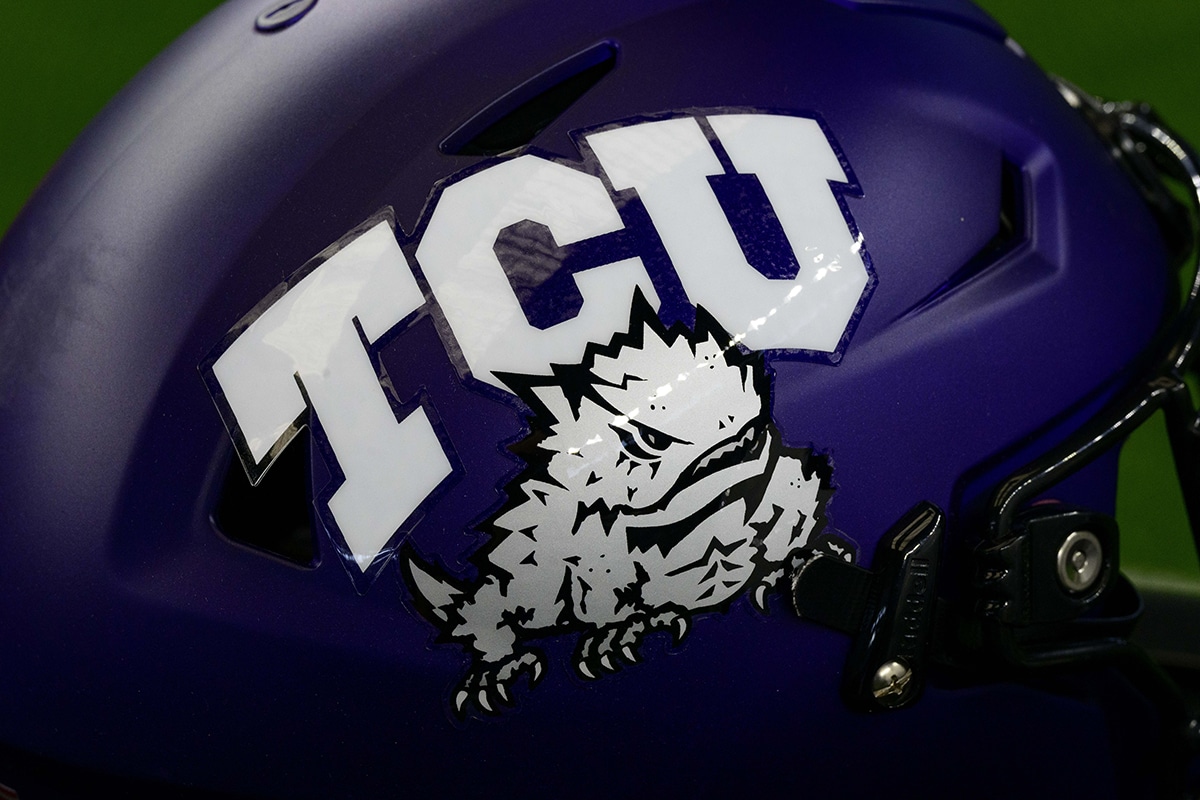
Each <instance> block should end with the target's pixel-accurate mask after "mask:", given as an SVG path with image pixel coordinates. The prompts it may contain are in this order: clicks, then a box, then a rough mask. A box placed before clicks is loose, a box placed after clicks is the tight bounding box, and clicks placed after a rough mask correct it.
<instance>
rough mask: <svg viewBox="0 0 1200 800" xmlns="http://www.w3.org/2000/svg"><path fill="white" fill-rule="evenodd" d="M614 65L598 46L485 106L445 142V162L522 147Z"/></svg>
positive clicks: (605, 46)
mask: <svg viewBox="0 0 1200 800" xmlns="http://www.w3.org/2000/svg"><path fill="white" fill-rule="evenodd" d="M616 65H617V46H616V44H615V43H613V42H601V43H599V44H596V45H593V46H592V47H589V48H588V49H587V50H584V51H583V52H581V53H576V54H575V55H573V56H571V57H570V58H568V59H566V60H565V61H560V62H559V63H557V64H555V65H554V66H553V67H550V68H549V69H547V70H545V71H544V72H542V73H540V74H539V75H537V76H535V77H533V78H530V79H529V80H527V81H525V82H524V83H522V84H521V85H520V86H518V87H517V88H515V89H513V90H512V91H510V92H508V93H507V94H505V95H504V96H503V97H501V98H500V99H498V100H496V101H495V102H493V103H491V104H490V105H488V107H487V108H485V109H483V110H482V111H480V112H479V113H478V114H476V115H475V116H473V117H471V119H469V120H467V121H466V122H464V123H463V124H462V125H460V126H459V127H458V129H457V130H456V131H454V133H452V134H450V135H449V136H447V137H446V138H445V139H444V140H443V141H442V143H441V144H440V145H438V149H439V150H440V151H441V152H443V153H445V154H446V155H451V156H494V155H499V154H501V153H506V152H508V151H510V150H515V149H517V148H518V147H523V146H525V145H527V144H529V143H530V142H532V141H533V139H534V137H536V136H537V135H538V134H539V133H541V132H542V131H543V130H544V129H545V128H546V126H548V125H549V124H550V123H551V122H553V121H554V120H555V119H557V118H558V117H559V116H560V115H561V114H562V113H563V112H564V111H566V110H567V109H568V108H569V107H570V106H571V104H573V103H574V102H575V101H576V100H578V99H579V98H580V97H582V96H583V95H584V94H586V93H587V92H588V91H589V90H590V89H591V88H592V87H593V86H595V85H596V84H597V83H599V82H600V79H601V78H603V77H604V76H605V75H607V74H608V73H609V72H611V71H612V69H613V67H615V66H616Z"/></svg>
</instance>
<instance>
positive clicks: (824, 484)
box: [401, 293, 850, 715]
mask: <svg viewBox="0 0 1200 800" xmlns="http://www.w3.org/2000/svg"><path fill="white" fill-rule="evenodd" d="M502 379H503V380H504V381H505V383H506V384H507V385H508V386H509V387H510V388H511V389H512V390H513V391H514V392H515V393H516V394H517V395H518V396H519V397H520V398H521V399H522V400H523V401H524V402H525V403H526V404H527V405H528V406H529V407H530V408H531V409H532V410H533V412H534V416H533V418H532V419H531V420H530V424H531V429H532V432H531V434H530V435H529V436H528V437H527V438H526V439H525V440H524V441H522V442H521V443H519V444H518V445H516V446H514V447H513V450H514V452H516V453H518V454H519V455H521V456H522V457H523V458H524V460H525V461H526V463H527V467H526V468H525V470H524V471H523V472H522V473H521V474H520V475H519V476H517V478H516V479H514V480H513V481H512V482H511V483H510V484H509V485H508V486H507V487H506V491H507V494H508V501H507V503H506V505H505V506H504V507H503V508H502V509H500V510H499V511H498V512H497V513H496V514H494V515H493V516H492V517H491V518H490V519H489V520H488V521H487V522H486V523H484V525H483V526H482V530H484V531H485V532H486V533H487V534H488V535H489V537H490V539H489V541H488V542H487V544H486V545H485V546H484V547H483V548H482V549H480V550H479V551H478V552H476V553H475V554H474V555H473V556H472V557H471V560H472V562H473V564H474V566H475V567H476V569H477V570H478V577H477V578H476V579H475V580H474V581H464V580H460V579H457V578H455V577H452V576H450V575H448V574H446V573H445V572H444V571H443V570H442V569H440V568H439V567H437V566H434V565H431V564H427V563H424V562H422V560H421V559H420V558H419V557H418V556H417V555H416V553H415V552H413V551H412V550H411V549H410V550H408V551H407V552H406V553H405V555H404V557H403V558H402V560H401V561H402V569H403V572H404V574H405V577H406V579H407V582H408V584H409V586H410V588H411V589H412V591H413V594H414V597H415V600H416V603H417V605H418V607H419V609H420V612H421V613H422V615H423V616H425V617H426V618H427V619H428V620H429V621H430V622H432V623H433V624H434V625H436V626H437V627H438V629H439V630H440V632H441V634H442V635H441V640H442V641H452V642H456V643H458V644H460V645H461V646H462V647H463V648H464V649H466V650H467V651H468V652H469V653H470V654H471V656H472V665H471V667H470V669H469V671H468V672H467V674H466V676H465V677H464V678H463V679H462V681H461V683H460V684H459V687H458V689H457V690H456V691H455V692H454V696H453V703H454V709H455V712H456V713H458V714H459V715H463V714H465V713H466V710H467V708H468V706H469V705H470V704H471V703H474V704H475V705H477V706H478V708H479V709H481V710H482V711H484V712H486V713H489V714H494V713H498V712H499V711H500V710H501V708H502V707H503V706H504V705H509V704H511V703H512V686H513V684H514V682H515V681H516V680H517V679H518V678H519V677H520V675H521V674H525V673H527V674H528V675H529V676H530V679H531V682H532V683H536V682H537V681H538V680H540V678H541V676H542V673H543V670H544V667H545V661H546V657H545V655H544V654H543V653H542V652H541V651H540V650H538V649H536V648H535V647H532V646H530V644H529V642H530V641H531V640H536V639H541V638H545V637H550V636H559V635H566V634H575V633H577V634H578V643H577V646H576V649H575V655H574V658H573V661H574V668H575V670H576V672H577V673H578V674H579V675H580V676H581V677H583V678H585V679H595V678H599V677H602V676H603V675H606V674H609V673H612V672H615V671H617V670H619V669H621V668H623V667H625V666H627V665H631V664H635V663H636V662H637V661H638V660H639V658H640V654H639V648H640V645H641V644H642V642H643V640H644V639H645V637H647V636H648V635H651V634H653V633H655V632H657V631H670V632H671V633H672V634H673V638H674V640H675V642H676V643H678V642H679V641H681V640H682V638H683V637H684V636H685V635H686V634H687V633H688V631H689V629H690V626H691V620H692V618H693V617H694V616H695V615H696V614H698V613H701V612H708V611H724V610H726V609H727V608H728V607H729V605H730V604H731V603H732V602H733V601H734V600H736V599H737V598H738V597H739V596H741V595H742V594H743V593H749V594H750V596H751V597H752V599H753V601H754V603H755V604H756V606H757V607H758V608H759V609H760V610H765V607H766V601H767V595H768V593H769V592H771V591H772V590H773V589H775V588H776V586H777V585H778V584H779V582H780V581H781V579H782V578H783V575H784V574H785V568H786V567H788V566H789V562H790V561H791V560H792V559H793V558H795V557H796V556H797V553H798V551H799V550H800V549H801V548H802V547H806V546H807V547H822V548H823V549H826V550H828V551H830V552H833V553H835V554H838V555H841V556H843V557H845V558H847V559H849V558H850V551H849V548H848V547H847V545H846V543H845V542H842V541H841V540H839V539H837V537H835V536H833V535H832V534H822V533H821V531H822V528H823V527H824V522H825V520H824V514H823V511H824V506H825V502H826V499H827V498H828V496H829V495H830V494H831V489H830V488H829V487H828V465H827V463H826V461H825V460H824V459H823V458H821V457H819V456H817V455H815V454H813V453H811V452H810V451H808V450H801V449H795V448H789V447H784V446H783V445H782V444H781V442H780V436H779V432H778V430H777V429H776V427H775V425H774V423H773V422H772V421H771V417H770V396H769V392H770V378H769V375H768V373H767V371H766V368H765V366H764V364H763V359H762V356H761V354H758V353H752V352H749V351H746V350H744V349H743V348H741V347H740V346H739V345H737V344H736V343H734V342H733V341H732V340H731V337H730V336H729V335H728V334H727V333H725V332H724V331H723V330H721V328H720V326H719V325H718V324H717V323H716V322H715V320H714V319H713V318H712V317H711V316H710V315H709V314H708V313H706V312H705V311H704V310H703V309H699V308H698V309H697V312H696V324H695V327H694V329H693V330H689V329H688V328H687V327H686V326H684V325H682V324H677V325H675V326H673V327H672V328H670V329H666V328H665V327H664V326H663V325H662V323H661V322H659V320H658V317H657V315H656V314H655V312H654V310H653V309H652V308H651V307H650V305H649V303H648V302H647V301H646V300H645V299H644V298H643V297H642V296H641V294H640V293H639V294H637V295H636V296H635V298H634V302H633V310H632V314H631V318H630V324H629V330H628V332H626V333H618V334H617V335H615V336H614V337H613V339H612V341H611V343H610V344H608V345H607V346H604V345H598V344H595V343H593V344H590V345H589V346H588V348H587V350H586V353H585V356H584V358H583V360H582V362H581V363H579V364H573V365H555V367H554V374H553V377H552V378H546V377H543V376H527V375H513V374H508V375H504V376H502Z"/></svg>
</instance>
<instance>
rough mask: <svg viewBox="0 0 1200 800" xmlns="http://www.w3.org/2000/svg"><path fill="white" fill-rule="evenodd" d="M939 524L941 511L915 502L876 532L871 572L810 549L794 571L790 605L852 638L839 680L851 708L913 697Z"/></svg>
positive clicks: (927, 623) (932, 596)
mask: <svg viewBox="0 0 1200 800" xmlns="http://www.w3.org/2000/svg"><path fill="white" fill-rule="evenodd" d="M944 531H945V516H944V515H943V514H942V512H941V510H939V509H938V508H937V506H934V505H933V504H931V503H921V504H919V505H917V506H916V507H915V508H913V509H912V510H911V511H909V512H908V513H907V514H906V515H905V516H904V517H902V518H901V519H900V521H899V522H897V523H896V524H895V525H894V526H892V528H891V530H889V531H888V532H887V534H886V535H885V536H884V539H883V541H882V542H881V544H880V547H879V550H878V551H877V552H876V554H875V569H874V570H873V571H868V570H865V569H863V568H862V567H856V566H854V565H853V564H850V563H847V562H846V561H843V560H841V559H839V558H836V557H834V556H830V555H827V554H824V553H817V552H812V551H810V552H808V553H806V554H805V559H804V561H803V563H802V564H801V565H800V567H799V569H797V570H796V572H795V573H794V575H793V577H792V599H793V602H794V603H795V607H796V612H797V613H798V614H799V615H800V616H801V617H802V618H804V619H808V620H811V621H813V622H816V623H818V624H821V625H825V626H827V627H830V628H834V629H836V630H839V631H842V632H843V633H848V634H850V635H851V636H853V637H854V643H853V645H852V646H851V649H850V655H849V658H848V659H847V661H846V669H845V672H844V674H843V684H842V691H843V694H844V695H845V699H846V702H847V703H848V704H850V705H851V706H852V707H854V708H857V709H860V710H863V711H878V710H883V709H895V708H904V707H905V706H908V705H911V704H912V703H913V702H915V701H916V700H917V698H918V697H920V695H921V689H922V687H923V686H924V683H925V675H926V672H927V669H926V668H927V665H928V662H929V650H930V643H931V642H932V640H933V622H934V613H933V612H934V608H935V605H936V597H937V595H936V591H935V587H936V585H937V570H938V561H939V554H940V551H941V543H942V534H943V532H944Z"/></svg>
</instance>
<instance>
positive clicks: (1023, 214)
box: [900, 159, 1029, 317]
mask: <svg viewBox="0 0 1200 800" xmlns="http://www.w3.org/2000/svg"><path fill="white" fill-rule="evenodd" d="M1028 219H1029V210H1028V209H1027V208H1026V206H1025V178H1024V175H1023V173H1022V172H1021V168H1020V167H1018V166H1017V165H1016V164H1013V163H1012V162H1011V161H1009V160H1008V159H1004V160H1003V161H1002V163H1001V167H1000V218H999V220H998V221H997V225H996V233H995V235H994V236H992V238H991V239H989V240H988V241H987V243H985V244H984V245H983V247H981V248H980V249H979V250H978V252H976V253H975V255H973V256H971V257H970V258H969V259H967V261H966V263H964V264H963V265H962V266H961V267H959V268H958V269H957V270H955V271H954V274H953V275H951V276H950V277H949V278H947V279H946V282H945V283H943V284H942V285H941V286H939V287H938V288H936V289H934V290H933V291H932V292H930V293H929V294H928V295H926V296H925V297H923V298H921V300H919V301H918V302H917V303H915V304H914V305H913V306H912V307H911V308H910V309H908V310H907V311H905V312H904V313H903V314H901V315H900V316H901V317H904V316H907V315H909V314H912V313H914V312H917V311H920V310H922V309H924V308H926V307H928V306H929V305H931V304H932V303H933V302H934V301H936V300H938V299H939V298H941V297H942V296H943V295H947V294H949V293H951V292H953V291H954V290H955V289H957V288H959V287H960V286H962V285H964V284H966V283H967V282H968V281H970V280H971V279H972V278H974V277H976V276H977V275H979V274H981V273H983V272H985V271H986V270H987V269H988V268H989V267H991V266H993V265H994V264H996V263H997V262H999V261H1000V260H1001V259H1002V258H1003V257H1004V256H1006V255H1008V254H1009V253H1011V252H1013V251H1014V250H1016V249H1017V248H1018V247H1020V246H1021V245H1022V244H1023V243H1025V241H1027V239H1028V238H1029V237H1028V233H1027V220H1028Z"/></svg>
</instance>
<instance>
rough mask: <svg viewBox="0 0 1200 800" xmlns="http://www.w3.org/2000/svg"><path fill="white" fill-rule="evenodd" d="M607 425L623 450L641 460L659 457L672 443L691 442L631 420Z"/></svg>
mask: <svg viewBox="0 0 1200 800" xmlns="http://www.w3.org/2000/svg"><path fill="white" fill-rule="evenodd" d="M609 427H610V428H612V429H613V431H614V432H615V433H616V434H617V436H618V437H619V438H620V440H621V447H623V448H625V452H627V453H629V455H631V456H633V457H634V458H637V459H640V460H642V461H652V460H654V459H656V458H658V457H660V456H661V455H662V454H663V453H664V452H665V451H666V449H667V448H668V447H670V446H671V445H673V444H691V442H686V441H684V440H683V439H676V438H675V437H674V436H672V435H671V434H669V433H663V432H662V431H660V430H658V429H657V428H651V427H650V426H649V425H643V424H642V423H640V422H635V421H633V420H629V421H628V422H627V423H626V424H625V425H610V426H609Z"/></svg>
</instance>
